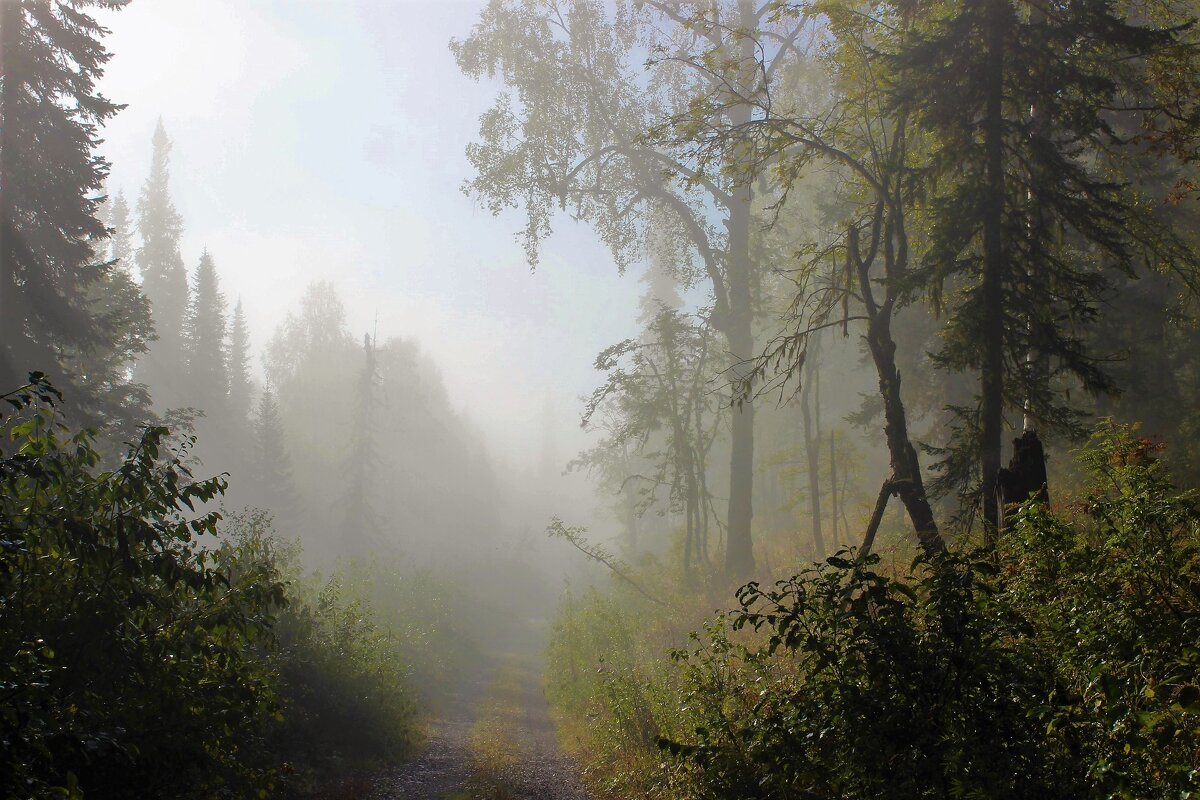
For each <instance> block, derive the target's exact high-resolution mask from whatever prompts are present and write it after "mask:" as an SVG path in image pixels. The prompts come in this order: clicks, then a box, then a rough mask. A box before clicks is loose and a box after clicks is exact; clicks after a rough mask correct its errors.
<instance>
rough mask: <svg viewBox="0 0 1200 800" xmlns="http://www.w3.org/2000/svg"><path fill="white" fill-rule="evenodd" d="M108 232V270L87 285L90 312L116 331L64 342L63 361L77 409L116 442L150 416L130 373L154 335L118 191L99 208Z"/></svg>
mask: <svg viewBox="0 0 1200 800" xmlns="http://www.w3.org/2000/svg"><path fill="white" fill-rule="evenodd" d="M102 210H103V211H105V212H107V213H106V214H105V215H104V216H106V217H107V218H106V220H105V222H106V225H107V228H108V230H109V231H110V233H111V235H110V237H109V241H108V244H109V250H108V252H107V256H108V258H107V264H106V267H107V270H106V272H105V273H104V274H103V275H102V276H101V277H100V278H99V279H98V280H96V281H95V282H94V283H92V284H91V285H90V286H89V287H88V288H87V297H88V303H89V305H90V307H91V308H92V310H93V313H94V314H95V315H96V316H97V317H98V318H99V319H101V320H104V321H105V324H106V325H107V326H108V327H109V329H110V330H111V331H113V332H114V333H115V335H114V336H112V337H103V338H101V339H99V340H97V341H93V342H90V343H89V344H88V345H86V346H84V347H78V348H75V347H72V348H68V349H66V350H65V352H64V357H63V364H64V367H65V368H66V370H67V372H69V373H70V374H71V376H72V378H73V379H74V381H75V386H76V391H77V392H78V393H79V396H78V398H77V400H76V402H75V404H74V405H75V407H76V414H77V416H78V418H79V420H80V422H82V423H83V424H85V425H88V426H92V427H95V428H97V429H100V430H102V432H103V433H104V435H105V438H106V439H109V440H112V441H113V442H115V443H128V442H134V441H136V440H137V439H138V438H139V436H140V433H139V429H140V428H141V426H142V425H144V424H145V423H146V422H147V421H148V420H149V419H150V418H151V413H150V394H149V392H148V391H147V389H146V387H145V386H144V385H143V384H141V383H135V382H133V381H132V380H131V379H130V374H131V372H132V370H133V366H134V364H135V362H136V360H137V359H138V358H139V357H140V356H141V355H143V354H144V353H145V352H146V350H147V348H148V347H149V342H150V341H151V340H153V339H154V323H153V321H152V320H151V319H150V304H149V302H148V301H147V300H146V296H145V295H143V294H142V291H141V288H140V287H139V286H138V285H137V282H136V281H135V280H134V279H133V275H132V273H131V272H130V261H131V259H130V254H131V246H130V243H129V237H130V229H129V204H128V203H126V202H125V196H124V195H123V194H121V193H120V192H118V193H117V196H116V199H115V200H113V201H112V202H111V203H110V202H108V201H107V200H106V202H105V207H104V208H103V209H102Z"/></svg>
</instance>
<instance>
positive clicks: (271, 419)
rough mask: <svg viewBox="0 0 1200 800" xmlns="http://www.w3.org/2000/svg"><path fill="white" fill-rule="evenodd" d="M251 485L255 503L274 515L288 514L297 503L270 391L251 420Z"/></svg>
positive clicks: (289, 459)
mask: <svg viewBox="0 0 1200 800" xmlns="http://www.w3.org/2000/svg"><path fill="white" fill-rule="evenodd" d="M253 475H254V483H255V484H256V485H257V487H258V494H259V496H258V497H257V498H256V502H258V503H260V504H262V505H263V506H265V507H267V508H269V509H270V510H271V511H273V512H275V514H276V515H280V514H286V513H288V512H289V511H290V510H291V509H292V507H293V506H294V505H295V503H296V492H295V488H294V486H293V483H292V461H291V458H290V457H289V455H288V450H287V442H286V438H285V435H284V430H283V423H282V422H281V421H280V419H279V405H278V403H276V401H275V393H274V392H273V391H272V390H271V388H270V387H267V388H266V389H265V390H263V393H262V396H261V397H259V399H258V409H257V411H256V413H255V417H254V463H253Z"/></svg>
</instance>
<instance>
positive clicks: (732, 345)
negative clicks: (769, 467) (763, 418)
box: [725, 0, 755, 580]
mask: <svg viewBox="0 0 1200 800" xmlns="http://www.w3.org/2000/svg"><path fill="white" fill-rule="evenodd" d="M738 6H739V10H740V15H741V19H742V27H743V28H744V29H745V30H753V29H754V23H755V14H754V4H753V3H752V2H750V1H749V0H739V3H738ZM739 59H740V63H742V64H747V65H748V64H753V63H755V52H754V41H753V39H752V38H751V37H749V36H747V37H744V38H743V39H742V41H741V42H740V52H739ZM750 113H751V110H750V106H749V105H747V104H745V103H740V104H738V105H736V106H735V107H734V108H733V109H731V111H730V122H731V123H732V124H733V125H734V126H735V127H736V126H739V125H743V124H745V123H747V122H749V121H750ZM732 195H733V200H732V201H731V203H730V206H729V209H728V211H729V219H728V220H727V221H726V226H727V228H728V231H729V239H728V242H729V252H728V258H727V260H726V271H727V275H728V281H729V320H728V329H727V332H726V337H727V340H728V342H729V356H730V359H731V365H732V366H731V369H730V372H731V378H732V379H733V384H734V387H735V388H734V392H735V393H740V392H741V389H742V388H743V387H742V383H743V379H744V378H745V377H746V375H747V374H748V372H749V370H750V362H751V359H753V358H754V355H755V354H754V330H753V322H754V308H753V293H752V291H751V285H752V280H751V277H752V276H751V271H752V270H753V265H752V263H751V259H750V220H751V204H752V201H753V197H754V192H753V188H752V186H751V182H750V181H749V180H748V179H745V182H744V183H743V184H741V185H738V186H735V187H734V189H733V191H732ZM729 439H730V454H729V532H728V536H727V538H726V542H725V573H726V575H727V576H728V577H730V578H732V579H734V580H743V579H745V578H749V577H750V576H751V575H752V574H753V572H754V548H753V543H752V541H751V521H752V520H753V517H754V403H753V400H752V398H751V397H750V393H747V394H746V395H745V396H740V394H739V396H738V397H736V398H735V400H734V404H733V420H732V424H731V426H730V434H729Z"/></svg>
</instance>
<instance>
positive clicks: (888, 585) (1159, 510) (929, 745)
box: [548, 423, 1200, 800]
mask: <svg viewBox="0 0 1200 800" xmlns="http://www.w3.org/2000/svg"><path fill="white" fill-rule="evenodd" d="M1161 450H1162V445H1161V443H1156V442H1155V441H1153V440H1150V439H1147V438H1144V437H1141V436H1138V435H1137V432H1136V430H1134V429H1132V428H1129V427H1122V426H1117V425H1114V424H1111V423H1103V424H1101V426H1100V427H1099V428H1098V429H1097V431H1096V433H1095V434H1094V435H1093V436H1092V438H1091V440H1090V442H1089V443H1088V444H1087V446H1085V447H1083V448H1082V449H1081V450H1080V451H1079V453H1078V456H1077V457H1078V464H1079V467H1080V469H1081V472H1082V475H1083V479H1082V480H1081V483H1080V485H1079V486H1078V487H1077V488H1075V489H1073V490H1072V491H1070V492H1069V493H1064V495H1063V496H1062V497H1061V498H1060V499H1058V500H1057V501H1056V502H1055V503H1053V504H1052V505H1046V504H1043V503H1038V502H1030V503H1028V504H1027V505H1026V506H1025V507H1024V508H1023V509H1022V510H1021V511H1020V512H1019V515H1018V517H1017V520H1016V522H1015V524H1014V525H1013V527H1012V528H1011V529H1010V530H1009V531H1008V532H1007V533H1006V535H1005V536H1004V537H1003V538H1002V539H1001V540H1000V542H999V544H998V547H997V548H996V549H994V550H993V549H986V548H979V547H976V546H975V545H973V544H972V543H970V542H963V543H960V544H959V545H957V546H955V547H952V548H950V550H949V551H948V552H945V553H942V554H938V555H935V556H932V557H931V556H928V555H925V554H920V555H916V556H915V559H914V560H913V562H912V565H911V569H907V570H901V571H899V572H894V571H893V570H890V569H884V568H883V564H882V563H881V560H880V557H879V556H878V555H868V556H866V557H857V556H856V554H855V552H854V551H853V550H845V551H842V552H840V553H838V554H836V555H834V556H830V557H829V558H828V559H826V560H825V561H824V562H822V563H819V564H816V565H814V566H813V567H812V568H810V569H807V570H804V571H802V572H800V573H799V574H797V575H795V576H793V577H790V578H787V579H785V580H781V581H778V582H776V583H774V584H773V585H760V584H758V583H749V584H747V585H746V586H744V587H742V588H741V590H740V591H739V592H738V601H739V602H738V606H737V608H735V609H734V610H733V611H731V612H729V613H728V614H722V615H719V616H717V617H714V618H712V619H711V620H709V621H708V622H707V623H705V625H704V627H703V628H702V629H701V630H700V632H699V633H696V634H693V635H692V636H691V637H690V638H688V640H687V641H686V642H684V643H681V642H680V630H681V628H680V627H679V626H678V625H676V626H671V625H670V624H669V623H666V622H663V623H660V624H658V625H647V624H645V614H646V609H645V607H644V603H645V600H644V598H640V597H638V596H636V593H633V592H632V591H630V590H628V589H624V588H619V587H618V588H614V589H613V590H610V591H599V590H595V591H591V592H589V593H587V594H586V595H584V596H582V597H578V598H574V599H569V600H568V602H567V603H566V604H565V605H564V606H563V609H562V611H561V612H560V614H559V617H558V621H557V623H556V627H555V632H556V636H555V638H554V640H553V642H552V644H551V646H550V651H549V654H550V655H549V664H550V675H549V678H548V680H549V686H550V691H551V697H552V698H553V699H554V701H555V704H556V707H557V708H558V710H559V715H560V718H561V719H563V720H564V721H567V722H566V725H565V728H564V730H565V741H566V743H567V744H568V746H569V747H571V748H572V749H573V750H574V751H575V752H576V753H577V754H579V755H580V757H581V758H582V759H583V760H584V761H585V762H586V764H587V765H588V768H587V769H586V770H585V774H587V775H588V776H590V780H591V783H592V784H593V785H594V786H595V787H596V788H597V790H599V791H600V792H601V794H602V795H603V796H612V797H633V796H649V797H663V798H666V797H671V798H681V797H687V798H730V797H758V798H799V797H842V798H864V800H865V799H866V798H892V797H894V798H913V797H959V796H962V797H981V798H987V797H991V798H1012V797H1045V798H1055V797H1061V798H1076V797H1131V798H1132V797H1187V796H1189V793H1190V792H1192V791H1194V788H1195V786H1196V781H1197V774H1198V770H1200V761H1198V755H1197V754H1198V753H1200V669H1198V667H1200V650H1197V647H1196V642H1197V634H1198V633H1200V505H1198V502H1197V501H1198V499H1200V498H1198V496H1197V493H1196V492H1195V491H1192V490H1181V489H1179V488H1177V486H1176V485H1175V484H1174V482H1173V481H1172V478H1171V476H1170V473H1169V471H1168V470H1167V469H1166V467H1165V465H1164V462H1163V459H1162V458H1161ZM645 577H646V579H650V578H651V577H652V576H645Z"/></svg>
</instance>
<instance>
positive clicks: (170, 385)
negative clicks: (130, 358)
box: [137, 119, 191, 408]
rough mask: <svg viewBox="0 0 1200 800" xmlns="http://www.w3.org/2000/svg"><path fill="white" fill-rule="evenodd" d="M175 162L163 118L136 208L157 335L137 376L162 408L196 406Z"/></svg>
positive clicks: (144, 285)
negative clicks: (191, 396) (173, 187)
mask: <svg viewBox="0 0 1200 800" xmlns="http://www.w3.org/2000/svg"><path fill="white" fill-rule="evenodd" d="M170 161H171V142H170V140H169V139H168V138H167V132H166V129H165V128H164V127H163V124H162V120H161V119H160V120H159V121H158V125H157V127H156V128H155V130H154V139H153V155H152V157H151V163H150V175H149V177H147V178H146V182H145V184H143V185H142V193H141V196H140V197H139V198H138V207H137V212H138V231H139V232H140V233H141V236H142V246H141V247H140V248H139V249H138V252H137V264H138V270H139V271H140V272H141V274H142V290H143V291H144V292H145V293H146V297H147V298H149V300H150V305H151V309H152V312H153V315H154V329H155V332H156V333H157V334H158V342H157V343H156V344H155V345H154V346H153V347H152V348H151V349H150V353H149V355H148V356H147V357H146V358H145V359H143V361H142V364H141V367H140V369H139V371H138V377H139V378H140V379H141V380H143V381H144V382H145V383H147V384H148V385H149V386H150V391H151V392H152V394H153V395H154V399H155V402H156V404H157V405H158V406H159V407H160V408H170V407H175V406H179V405H191V403H190V402H189V400H188V397H187V396H186V388H185V387H186V384H185V382H184V381H183V380H182V375H183V365H184V358H185V356H184V351H183V324H184V317H185V316H186V314H187V308H188V285H187V270H186V268H185V267H184V265H183V256H181V255H180V253H179V237H180V234H181V233H182V231H183V221H182V219H181V218H180V216H179V212H178V211H176V210H175V206H174V205H173V204H172V202H171V196H170V192H169V188H170V187H169V182H170Z"/></svg>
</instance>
